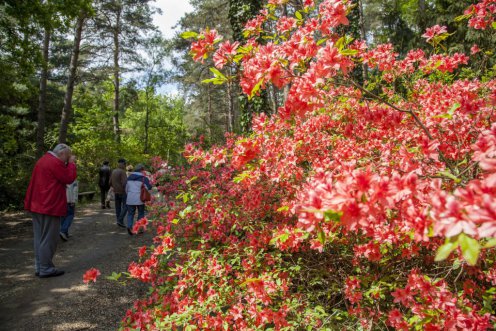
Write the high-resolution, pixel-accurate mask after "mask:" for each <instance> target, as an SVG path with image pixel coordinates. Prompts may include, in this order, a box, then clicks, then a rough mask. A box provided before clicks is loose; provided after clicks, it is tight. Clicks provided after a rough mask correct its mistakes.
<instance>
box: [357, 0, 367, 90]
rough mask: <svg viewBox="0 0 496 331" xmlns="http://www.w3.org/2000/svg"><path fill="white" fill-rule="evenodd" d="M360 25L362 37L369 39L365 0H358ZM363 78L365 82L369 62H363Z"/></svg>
mask: <svg viewBox="0 0 496 331" xmlns="http://www.w3.org/2000/svg"><path fill="white" fill-rule="evenodd" d="M358 25H359V28H360V39H362V40H364V41H366V40H367V33H366V31H365V16H364V13H363V0H358ZM362 78H363V83H364V84H365V82H366V81H367V79H368V67H367V64H365V63H363V64H362Z"/></svg>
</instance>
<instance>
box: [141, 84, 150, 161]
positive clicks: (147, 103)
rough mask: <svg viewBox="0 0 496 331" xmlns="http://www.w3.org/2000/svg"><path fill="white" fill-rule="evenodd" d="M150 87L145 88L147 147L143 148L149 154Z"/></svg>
mask: <svg viewBox="0 0 496 331" xmlns="http://www.w3.org/2000/svg"><path fill="white" fill-rule="evenodd" d="M149 97H150V94H149V88H148V87H146V90H145V111H146V116H145V147H144V149H143V153H144V154H148V130H149V127H150V105H149V102H150V100H149Z"/></svg>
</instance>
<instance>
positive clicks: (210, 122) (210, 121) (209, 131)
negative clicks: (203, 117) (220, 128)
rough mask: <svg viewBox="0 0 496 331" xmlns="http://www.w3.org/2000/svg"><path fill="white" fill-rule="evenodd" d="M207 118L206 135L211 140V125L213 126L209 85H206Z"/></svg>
mask: <svg viewBox="0 0 496 331" xmlns="http://www.w3.org/2000/svg"><path fill="white" fill-rule="evenodd" d="M207 118H208V131H207V132H208V135H209V138H210V140H212V138H213V136H212V125H213V123H212V122H213V116H212V94H211V93H210V85H207Z"/></svg>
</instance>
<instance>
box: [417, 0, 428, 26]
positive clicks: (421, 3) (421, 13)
mask: <svg viewBox="0 0 496 331" xmlns="http://www.w3.org/2000/svg"><path fill="white" fill-rule="evenodd" d="M425 9H426V8H425V0H418V18H419V20H418V25H419V29H420V32H421V33H423V32H425V29H426V28H427V17H426V11H425Z"/></svg>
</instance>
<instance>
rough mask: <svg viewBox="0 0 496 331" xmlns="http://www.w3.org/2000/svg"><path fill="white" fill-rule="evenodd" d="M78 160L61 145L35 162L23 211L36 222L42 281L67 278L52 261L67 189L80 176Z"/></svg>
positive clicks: (37, 258) (37, 260)
mask: <svg viewBox="0 0 496 331" xmlns="http://www.w3.org/2000/svg"><path fill="white" fill-rule="evenodd" d="M75 160H76V157H75V156H74V155H72V151H71V149H70V147H69V146H67V145H65V144H58V145H57V146H55V148H54V149H53V151H50V152H48V153H46V154H45V155H44V156H42V157H41V158H40V159H39V160H38V161H37V162H36V165H35V166H34V169H33V173H32V175H31V180H30V182H29V186H28V189H27V192H26V197H25V199H24V208H25V209H26V210H27V211H29V212H31V216H32V219H33V233H34V256H35V275H36V276H38V277H40V278H48V277H57V276H61V275H63V274H64V271H63V270H60V269H56V268H55V266H54V264H53V261H52V260H53V256H54V255H55V252H56V250H57V244H58V235H59V231H60V219H61V217H64V216H65V215H66V214H67V196H66V185H68V184H71V183H72V182H74V180H76V176H77V169H76V164H75Z"/></svg>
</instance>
